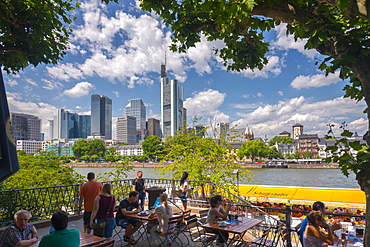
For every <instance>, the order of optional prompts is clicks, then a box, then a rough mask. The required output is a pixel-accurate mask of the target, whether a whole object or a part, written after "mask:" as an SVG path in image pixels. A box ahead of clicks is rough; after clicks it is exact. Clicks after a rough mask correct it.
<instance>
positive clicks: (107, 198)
mask: <svg viewBox="0 0 370 247" xmlns="http://www.w3.org/2000/svg"><path fill="white" fill-rule="evenodd" d="M115 207H116V199H115V198H114V196H113V195H112V185H111V184H104V186H103V189H102V190H101V192H100V195H98V196H96V197H95V200H94V207H93V211H92V213H91V217H90V226H91V225H92V223H93V222H94V220H96V223H100V222H105V231H104V234H103V236H99V237H105V238H106V239H107V241H110V240H111V239H112V236H113V229H114V224H115V220H114V215H113V211H114V209H115ZM94 235H96V234H95V232H94Z"/></svg>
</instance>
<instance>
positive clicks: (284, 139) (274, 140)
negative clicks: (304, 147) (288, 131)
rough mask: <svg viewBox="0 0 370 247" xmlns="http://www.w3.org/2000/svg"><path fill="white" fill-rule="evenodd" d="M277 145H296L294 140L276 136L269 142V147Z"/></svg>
mask: <svg viewBox="0 0 370 247" xmlns="http://www.w3.org/2000/svg"><path fill="white" fill-rule="evenodd" d="M275 143H294V139H293V138H291V137H289V136H275V137H273V138H272V139H271V140H270V141H269V146H274V145H275Z"/></svg>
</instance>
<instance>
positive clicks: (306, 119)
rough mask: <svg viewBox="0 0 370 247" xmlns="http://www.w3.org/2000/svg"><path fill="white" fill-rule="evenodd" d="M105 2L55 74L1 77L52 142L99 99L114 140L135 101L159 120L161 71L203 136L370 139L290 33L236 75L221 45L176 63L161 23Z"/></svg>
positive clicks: (80, 28) (85, 7) (86, 17)
mask: <svg viewBox="0 0 370 247" xmlns="http://www.w3.org/2000/svg"><path fill="white" fill-rule="evenodd" d="M101 2H102V1H101V0H86V1H83V2H82V4H81V8H80V9H78V10H76V11H74V12H73V13H72V14H73V16H75V17H77V20H76V21H75V22H74V23H73V24H72V26H71V27H72V29H73V33H72V35H71V39H70V46H69V49H68V50H67V55H66V56H65V57H64V59H63V60H62V61H60V62H59V63H58V64H56V65H39V66H37V67H33V66H29V67H28V68H26V69H24V70H23V71H21V72H19V73H18V74H16V75H8V74H4V81H5V87H6V92H7V98H8V103H9V108H10V111H11V112H19V113H28V114H32V115H36V116H38V117H39V118H41V119H42V132H44V133H45V138H46V139H47V138H49V134H48V133H49V125H48V120H49V119H52V118H53V116H54V115H56V113H57V109H59V108H63V109H65V110H68V111H70V112H71V113H78V114H88V115H89V114H90V97H91V95H92V94H95V93H96V94H100V95H105V96H108V97H109V98H111V99H112V104H113V114H112V115H113V118H114V119H113V138H114V137H115V136H116V134H115V122H116V121H115V119H116V118H117V117H118V116H121V115H124V114H125V106H126V105H127V104H128V103H129V100H130V99H136V98H141V99H142V100H143V102H144V104H145V105H146V109H147V118H151V117H153V118H157V119H160V81H159V80H160V66H161V64H164V63H165V62H166V68H167V77H169V78H170V79H177V80H178V81H179V84H180V86H182V87H183V88H184V106H185V108H186V109H187V116H188V119H187V120H188V124H189V125H192V119H194V117H198V118H201V119H200V120H199V121H198V123H201V124H204V125H205V126H209V125H210V124H214V123H217V122H228V123H230V125H231V126H236V128H245V127H246V126H247V125H248V126H249V127H251V128H252V130H253V132H254V136H255V137H267V138H268V139H271V138H272V137H274V136H276V135H278V134H279V133H280V132H283V131H288V132H290V133H292V126H293V125H294V124H296V123H300V124H302V125H303V126H304V127H303V133H305V134H318V135H319V137H323V136H324V135H325V134H326V133H327V131H328V126H327V125H328V123H331V124H336V126H337V127H336V132H335V133H336V135H338V134H339V126H340V125H341V124H342V123H346V124H347V125H348V126H347V128H348V129H349V130H351V131H353V132H357V133H358V134H359V135H363V134H364V133H365V132H366V130H367V128H366V126H367V118H366V115H365V114H364V113H363V111H364V109H365V108H366V105H365V103H364V101H360V102H356V101H354V100H351V99H347V98H343V95H344V92H343V91H342V89H343V87H344V86H345V85H346V81H342V80H341V79H340V78H339V76H338V73H335V74H331V75H329V76H328V77H325V74H324V72H322V71H320V70H318V68H317V65H315V63H316V62H319V63H320V61H322V60H323V58H324V57H323V56H320V55H319V54H318V53H317V52H316V51H315V50H305V49H304V44H305V41H304V40H299V41H297V42H295V41H294V38H293V37H292V36H286V33H285V26H284V25H280V26H278V27H276V28H275V29H274V30H272V31H270V32H269V33H266V40H267V41H269V42H270V51H269V53H268V54H267V57H268V61H269V62H268V64H267V65H266V66H265V67H264V69H262V70H261V71H259V70H254V71H252V70H250V69H245V70H243V71H241V72H233V71H227V70H226V68H225V67H224V66H223V65H222V63H221V59H220V58H219V57H218V56H217V55H215V54H214V52H213V50H214V49H215V48H222V47H223V45H224V44H223V42H222V41H212V42H209V41H207V40H206V38H205V37H202V42H200V43H198V44H197V45H196V47H194V48H190V49H189V50H187V52H186V53H173V52H171V51H169V48H168V47H169V46H170V44H171V30H170V29H169V28H168V27H166V26H165V25H164V24H163V22H162V20H161V19H159V18H158V16H157V15H156V14H155V13H147V12H144V11H142V10H141V9H140V7H139V3H138V2H135V1H133V0H130V1H121V2H120V3H113V2H111V3H109V4H108V5H106V4H102V3H101ZM165 54H166V55H165ZM165 57H166V58H165Z"/></svg>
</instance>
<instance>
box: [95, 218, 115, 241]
mask: <svg viewBox="0 0 370 247" xmlns="http://www.w3.org/2000/svg"><path fill="white" fill-rule="evenodd" d="M103 221H104V219H97V220H96V222H97V223H100V222H103ZM115 223H116V222H115V220H114V218H107V219H105V237H106V238H111V237H112V236H113V229H114V225H115Z"/></svg>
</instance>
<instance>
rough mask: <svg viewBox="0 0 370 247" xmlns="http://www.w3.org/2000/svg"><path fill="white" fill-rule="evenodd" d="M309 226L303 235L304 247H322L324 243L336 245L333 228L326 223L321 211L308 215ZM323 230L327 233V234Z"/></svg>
mask: <svg viewBox="0 0 370 247" xmlns="http://www.w3.org/2000/svg"><path fill="white" fill-rule="evenodd" d="M307 218H308V225H307V227H306V230H305V232H304V235H303V246H304V247H320V246H321V244H322V243H328V244H330V245H332V244H334V242H333V235H332V229H331V227H330V226H329V225H328V224H327V223H326V222H325V221H324V215H323V214H322V212H320V211H312V212H311V213H309V214H308V215H307ZM321 228H324V229H325V230H326V232H327V234H325V233H324V232H323V231H322V229H321Z"/></svg>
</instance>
